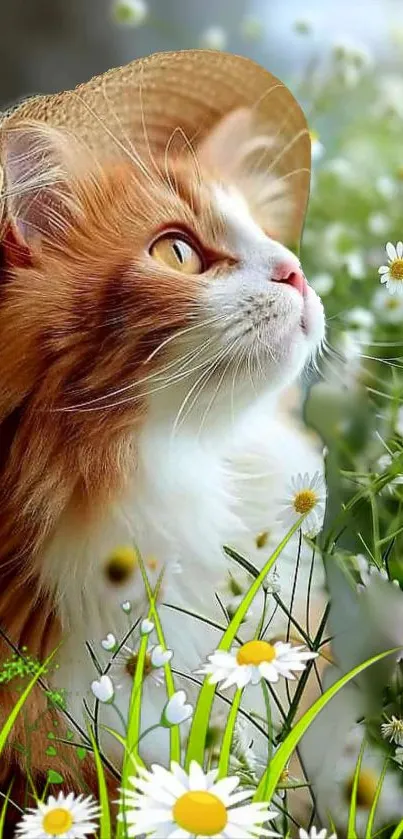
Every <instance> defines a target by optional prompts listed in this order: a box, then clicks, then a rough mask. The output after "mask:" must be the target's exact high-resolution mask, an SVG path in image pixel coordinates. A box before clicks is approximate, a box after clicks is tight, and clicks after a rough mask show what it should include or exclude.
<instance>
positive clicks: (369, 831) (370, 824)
mask: <svg viewBox="0 0 403 839" xmlns="http://www.w3.org/2000/svg"><path fill="white" fill-rule="evenodd" d="M387 767H388V759H386V760H385V762H384V764H383V767H382V772H381V774H380V776H379V781H378V783H377V786H376V791H375V796H374V800H373V802H372V806H371V810H370V813H369V816H368V822H367V829H366V832H365V839H371V837H372V828H373V825H374V821H375V815H376V808H377V806H378V801H379V796H380V794H381V792H382V786H383V781H384V778H385V775H386V769H387ZM401 825H402V830H403V822H401Z"/></svg>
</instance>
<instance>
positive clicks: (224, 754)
mask: <svg viewBox="0 0 403 839" xmlns="http://www.w3.org/2000/svg"><path fill="white" fill-rule="evenodd" d="M242 693H243V689H242V688H241V689H238V690H237V691H236V694H235V696H234V698H233V700H232V704H231V710H230V712H229V714H228V719H227V724H226V726H225V731H224V737H223V739H222V744H221V753H220V761H219V764H218V777H219V778H225V777H226V776H227V775H228V766H229V759H230V754H231V745H232V739H233V736H234V729H235V724H236V718H237V715H238V709H239V705H240V702H241V699H242Z"/></svg>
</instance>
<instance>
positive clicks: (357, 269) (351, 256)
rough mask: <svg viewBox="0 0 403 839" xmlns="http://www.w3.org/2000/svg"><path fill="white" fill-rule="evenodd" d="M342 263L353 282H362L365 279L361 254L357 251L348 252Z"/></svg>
mask: <svg viewBox="0 0 403 839" xmlns="http://www.w3.org/2000/svg"><path fill="white" fill-rule="evenodd" d="M343 258H344V262H345V264H346V267H347V271H348V273H349V274H350V277H352V279H353V280H362V279H363V277H365V274H366V269H365V262H364V259H363V256H362V254H361V253H360V252H359V251H350V253H346V254H345V255H344V257H343Z"/></svg>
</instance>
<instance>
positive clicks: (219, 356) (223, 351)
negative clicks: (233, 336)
mask: <svg viewBox="0 0 403 839" xmlns="http://www.w3.org/2000/svg"><path fill="white" fill-rule="evenodd" d="M227 352H228V347H224V348H221V350H220V351H219V352H218V353H217V354H216V355H215V357H214V358H213V359H212V360H211V362H210V364H209V365H208V366H207V369H205V370H204V371H203V373H202V374H201V375H200V376H199V378H198V379H196V381H195V382H194V383H193V385H192V386H191V387H190V388H189V390H188V391H187V393H186V394H185V396H184V398H183V400H182V402H181V405H180V406H179V410H178V412H177V414H176V417H175V420H174V422H173V425H172V432H171V439H172V438H173V437H174V436H175V434H176V431H177V430H178V428H179V426H180V425H181V418H182V415H183V413H184V411H185V408H186V406H187V405H188V403H189V400H190V399H191V397H192V394H193V393H194V392H195V390H196V389H197V387H198V385H199V384H200V382H201V381H202V380H203V378H204V377H205V376H206V375H208V374H209V373H210V371H211V369H212V366H213V365H216V364H217V363H219V361H220V360H222V358H223V357H225V355H226V354H227ZM199 393H200V392H199ZM199 393H197V397H198V395H199ZM192 407H193V402H192V404H191V405H190V409H189V410H191V408H192ZM189 410H188V411H186V413H185V416H184V417H183V420H184V419H185V418H186V416H188V413H189Z"/></svg>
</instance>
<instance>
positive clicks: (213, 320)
mask: <svg viewBox="0 0 403 839" xmlns="http://www.w3.org/2000/svg"><path fill="white" fill-rule="evenodd" d="M226 317H227V316H226V315H219V316H217V317H216V318H207V319H205V320H204V321H200V322H199V323H198V324H194V325H192V327H187V328H185V329H183V330H180V331H179V332H177V333H175V334H174V335H172V336H170V338H169V339H167V340H166V341H163V342H161V344H160V345H159V346H158V347H157V348H156V350H155V351H153V353H151V355H150V356H148V358H147V359H146V361H145V362H143V363H144V364H145V363H147V362H148V361H150V360H151V358H153V356H154V354H155V353H156V352H158V351H159V350H160V349H162V347H163V346H165V344H166V343H168V342H169V341H170V340H174V339H175V340H179V339H180V338H181V337H182V335H184V334H186V333H187V332H188V331H190V330H191V329H196V328H202V327H204V326H206V325H210V324H212V323H216V322H219V321H223V320H225V319H226ZM218 337H219V333H217V334H216V335H213V336H211V337H210V338H209V339H208V340H207V341H206V342H204V344H203V345H201V346H200V347H199V349H197V350H196V349H193V348H191V349H190V350H189V351H188V352H187V353H186V354H185V355H182V356H179V357H178V358H175V359H173V360H171V361H170V362H169V363H168V364H166V365H165V366H164V367H162V368H160V369H158V370H154V371H153V372H152V373H150V374H149V375H148V376H144V377H143V378H141V379H137V380H136V381H135V382H131V383H130V384H128V385H125V386H124V387H121V388H118V389H116V390H114V391H112V392H108V393H106V394H103V395H102V396H97V397H94V399H91V400H88V401H86V402H79V403H76V404H75V405H69V406H64V407H62V408H55V409H53V410H54V411H57V412H66V411H72V410H76V409H79V408H85V407H88V406H90V405H93V404H94V403H97V402H103V401H105V400H107V399H111V398H112V397H113V396H117V395H119V394H120V393H124V392H126V391H128V390H131V389H132V388H135V387H138V386H139V385H140V384H144V383H145V382H148V381H151V380H153V379H154V380H156V381H158V379H160V378H161V377H162V374H163V373H164V372H166V371H167V370H169V369H171V368H172V367H175V366H177V365H178V364H182V362H183V361H184V360H185V359H186V358H192V359H194V358H195V357H197V356H198V355H200V353H201V352H203V349H205V347H206V346H208V345H209V344H210V343H211V341H212V340H215V339H216V338H218ZM182 366H183V364H182ZM179 369H181V368H179Z"/></svg>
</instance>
